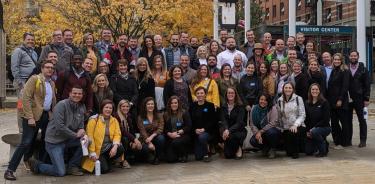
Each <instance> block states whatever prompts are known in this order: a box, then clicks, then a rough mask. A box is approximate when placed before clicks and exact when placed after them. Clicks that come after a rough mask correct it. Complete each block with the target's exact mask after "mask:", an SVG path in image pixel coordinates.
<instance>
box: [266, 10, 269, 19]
mask: <svg viewBox="0 0 375 184" xmlns="http://www.w3.org/2000/svg"><path fill="white" fill-rule="evenodd" d="M268 19H270V9H269V8H266V20H268Z"/></svg>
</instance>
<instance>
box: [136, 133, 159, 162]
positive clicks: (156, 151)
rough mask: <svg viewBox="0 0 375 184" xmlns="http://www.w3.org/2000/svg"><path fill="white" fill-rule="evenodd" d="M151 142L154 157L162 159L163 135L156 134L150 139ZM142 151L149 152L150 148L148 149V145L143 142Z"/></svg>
mask: <svg viewBox="0 0 375 184" xmlns="http://www.w3.org/2000/svg"><path fill="white" fill-rule="evenodd" d="M151 142H152V144H154V146H155V153H156V155H155V156H156V158H158V159H164V152H165V137H164V135H158V136H156V137H155V138H154V139H152V141H151ZM141 152H142V153H144V154H145V153H149V152H150V150H149V149H148V145H147V144H146V143H145V144H143V145H142V151H141Z"/></svg>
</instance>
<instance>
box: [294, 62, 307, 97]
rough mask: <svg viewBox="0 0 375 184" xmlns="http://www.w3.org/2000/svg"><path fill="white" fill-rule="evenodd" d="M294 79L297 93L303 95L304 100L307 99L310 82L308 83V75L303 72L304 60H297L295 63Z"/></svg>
mask: <svg viewBox="0 0 375 184" xmlns="http://www.w3.org/2000/svg"><path fill="white" fill-rule="evenodd" d="M292 68H293V73H292V80H294V86H295V90H296V91H295V93H296V94H297V95H298V96H300V97H302V99H303V101H305V100H307V92H308V90H309V84H308V83H307V79H308V77H307V75H306V74H304V73H302V62H301V60H298V59H297V60H296V61H295V62H294V63H293V66H292Z"/></svg>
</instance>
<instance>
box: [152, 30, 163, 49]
mask: <svg viewBox="0 0 375 184" xmlns="http://www.w3.org/2000/svg"><path fill="white" fill-rule="evenodd" d="M154 42H155V47H156V49H158V51H162V50H163V49H164V48H163V37H162V36H161V35H158V34H157V35H155V36H154Z"/></svg>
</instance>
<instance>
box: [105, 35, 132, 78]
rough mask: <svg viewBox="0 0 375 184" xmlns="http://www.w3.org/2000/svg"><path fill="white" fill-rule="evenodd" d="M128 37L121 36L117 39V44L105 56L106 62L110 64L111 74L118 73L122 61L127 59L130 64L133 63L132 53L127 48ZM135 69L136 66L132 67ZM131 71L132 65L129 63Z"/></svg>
mask: <svg viewBox="0 0 375 184" xmlns="http://www.w3.org/2000/svg"><path fill="white" fill-rule="evenodd" d="M127 41H128V36H127V35H125V34H121V35H120V36H119V37H118V39H117V44H116V45H114V46H112V47H110V48H109V49H108V52H107V53H106V54H105V55H104V61H105V62H107V63H108V64H109V66H110V67H109V68H110V74H112V75H113V74H116V73H117V62H118V60H120V59H126V60H127V61H128V62H130V61H132V53H131V52H130V51H129V50H128V48H127ZM132 68H134V66H133V67H132ZM128 69H129V70H130V69H131V68H130V63H128Z"/></svg>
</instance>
